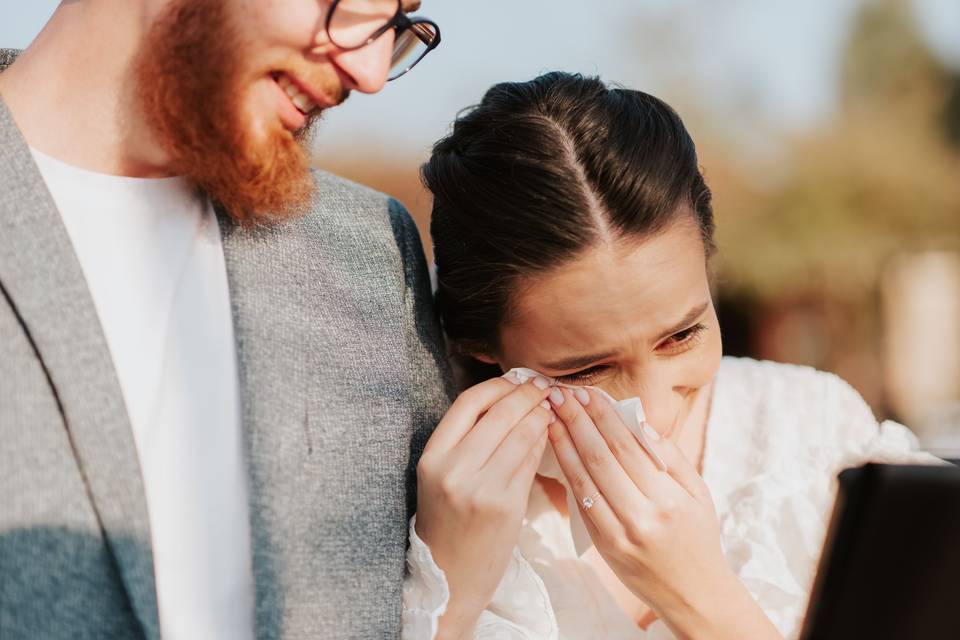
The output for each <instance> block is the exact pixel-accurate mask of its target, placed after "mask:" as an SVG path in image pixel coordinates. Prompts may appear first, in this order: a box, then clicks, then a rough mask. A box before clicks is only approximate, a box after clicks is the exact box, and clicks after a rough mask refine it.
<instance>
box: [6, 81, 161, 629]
mask: <svg viewBox="0 0 960 640" xmlns="http://www.w3.org/2000/svg"><path fill="white" fill-rule="evenodd" d="M0 289H2V290H3V292H4V293H5V295H6V296H7V297H8V298H9V299H10V301H11V304H12V305H13V307H14V308H15V310H16V313H17V314H18V315H19V317H20V319H21V322H22V323H23V327H24V330H25V331H26V332H27V333H28V334H29V335H30V338H31V340H32V341H33V344H34V345H35V348H36V350H37V353H38V355H39V357H40V358H41V360H42V361H43V363H44V367H45V368H46V371H47V375H48V377H49V379H50V383H51V385H52V386H53V389H54V392H55V393H56V396H57V398H58V401H59V403H60V407H61V411H62V413H63V418H64V423H65V425H66V428H67V430H68V432H69V437H70V441H71V443H72V446H73V449H74V455H75V456H76V459H77V462H78V464H79V467H80V470H81V472H82V474H83V477H84V479H85V482H86V484H87V490H88V492H89V494H90V496H91V498H92V501H93V505H94V509H95V511H96V513H97V515H98V517H99V520H100V524H101V526H102V527H103V531H104V534H105V536H106V540H107V544H108V545H109V547H110V549H111V551H112V553H113V555H114V557H115V558H116V561H117V565H118V567H119V572H120V575H121V577H122V580H123V583H124V586H125V587H126V590H127V593H128V594H129V597H130V602H131V605H132V607H133V610H134V612H135V613H136V615H137V617H138V618H139V620H140V623H141V625H142V627H143V630H144V635H145V636H146V637H147V638H159V622H158V617H157V597H156V591H155V583H154V572H153V554H152V551H151V546H150V528H149V520H148V516H147V507H146V499H145V497H144V490H143V483H142V479H141V474H140V466H139V462H138V457H137V450H136V447H135V444H134V441H133V433H132V431H131V426H130V421H129V418H128V416H127V411H126V407H125V405H124V401H123V395H122V392H121V390H120V385H119V382H118V380H117V377H116V372H115V370H114V367H113V361H112V359H111V357H110V352H109V350H108V347H107V344H106V341H105V338H104V336H103V332H102V330H101V327H100V322H99V319H98V318H97V313H96V310H95V308H94V305H93V300H92V298H91V296H90V292H89V290H88V288H87V284H86V281H85V280H84V277H83V272H82V271H81V268H80V264H79V262H78V261H77V259H76V255H75V254H74V251H73V247H72V245H71V243H70V238H69V236H68V235H67V231H66V229H65V228H64V226H63V223H62V221H61V219H60V214H59V212H58V211H57V209H56V206H55V205H54V203H53V199H52V198H51V196H50V194H49V192H48V191H47V188H46V185H45V183H44V181H43V178H42V177H41V175H40V173H39V171H38V170H37V168H36V165H35V164H34V162H33V158H32V156H31V154H30V150H29V148H28V147H27V144H26V142H25V141H24V139H23V137H22V136H21V134H20V132H19V130H18V129H17V127H16V124H15V122H14V121H13V118H12V116H11V114H10V112H9V111H8V109H7V107H6V105H5V103H4V102H3V100H2V99H0Z"/></svg>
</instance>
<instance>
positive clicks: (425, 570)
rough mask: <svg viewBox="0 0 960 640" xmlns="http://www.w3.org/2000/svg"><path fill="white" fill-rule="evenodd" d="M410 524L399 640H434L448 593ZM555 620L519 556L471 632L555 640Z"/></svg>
mask: <svg viewBox="0 0 960 640" xmlns="http://www.w3.org/2000/svg"><path fill="white" fill-rule="evenodd" d="M415 525H416V516H414V517H413V518H412V519H411V520H410V549H409V550H408V551H407V568H408V574H407V578H406V580H405V581H404V585H403V630H402V633H401V637H402V638H403V640H433V638H435V637H436V634H437V625H438V622H439V620H440V616H442V615H443V614H444V612H446V610H447V604H448V603H449V601H450V589H449V586H448V585H447V579H446V576H445V575H444V573H443V570H442V569H441V568H440V567H438V566H437V564H436V562H434V560H433V555H432V554H431V553H430V548H429V547H428V546H427V545H426V543H424V542H423V540H421V539H420V537H419V536H418V535H417V532H416V529H415V528H414V527H415ZM558 636H559V631H558V628H557V620H556V617H555V616H554V613H553V607H552V606H551V604H550V597H549V596H548V595H547V589H546V587H545V586H544V584H543V581H542V580H541V579H540V577H539V576H538V575H537V574H536V572H535V571H534V570H533V567H531V566H530V564H529V563H528V562H527V561H526V560H525V559H524V557H523V556H522V555H521V554H520V552H519V550H517V549H514V550H513V556H512V557H511V558H510V562H509V564H508V565H507V569H506V571H505V572H504V576H503V579H502V580H501V581H500V584H499V585H498V586H497V590H496V592H495V593H494V596H493V598H492V599H491V601H490V604H489V605H488V606H487V608H486V609H485V610H484V611H483V612H482V613H481V614H480V617H479V619H478V620H477V626H476V627H475V629H474V634H473V637H474V639H475V640H556V639H557V638H558Z"/></svg>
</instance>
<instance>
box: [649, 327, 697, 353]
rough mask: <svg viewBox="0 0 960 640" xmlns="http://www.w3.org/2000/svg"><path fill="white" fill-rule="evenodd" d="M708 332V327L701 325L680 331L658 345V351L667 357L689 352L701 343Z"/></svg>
mask: <svg viewBox="0 0 960 640" xmlns="http://www.w3.org/2000/svg"><path fill="white" fill-rule="evenodd" d="M706 330H707V327H706V325H704V324H702V323H700V324H695V325H693V326H692V327H689V328H687V329H684V330H683V331H678V332H677V333H675V334H673V335H672V336H670V337H669V338H667V339H666V340H664V341H663V342H661V343H660V344H658V345H657V351H659V352H661V353H664V354H666V355H677V354H680V353H684V352H686V351H689V350H690V349H692V348H693V347H695V346H697V344H699V343H700V341H701V339H702V338H703V334H704V332H705V331H706Z"/></svg>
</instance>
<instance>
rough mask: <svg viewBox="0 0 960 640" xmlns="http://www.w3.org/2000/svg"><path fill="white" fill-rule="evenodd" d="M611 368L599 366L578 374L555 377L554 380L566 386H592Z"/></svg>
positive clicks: (604, 365) (603, 365)
mask: <svg viewBox="0 0 960 640" xmlns="http://www.w3.org/2000/svg"><path fill="white" fill-rule="evenodd" d="M609 368H610V366H609V365H606V364H598V365H594V366H592V367H589V368H587V369H583V370H581V371H577V372H576V373H567V374H565V375H562V376H554V379H555V380H558V381H559V382H563V383H565V384H575V385H590V384H592V383H593V382H594V381H596V379H597V378H599V377H600V376H601V375H602V374H603V372H604V371H606V370H607V369H609Z"/></svg>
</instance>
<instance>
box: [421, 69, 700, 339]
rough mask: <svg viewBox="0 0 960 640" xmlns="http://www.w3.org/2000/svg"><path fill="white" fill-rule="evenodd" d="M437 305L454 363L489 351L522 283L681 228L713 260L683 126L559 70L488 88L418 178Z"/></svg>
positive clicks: (663, 108)
mask: <svg viewBox="0 0 960 640" xmlns="http://www.w3.org/2000/svg"><path fill="white" fill-rule="evenodd" d="M422 173H423V179H424V182H425V183H426V185H427V187H428V188H429V189H430V190H431V191H432V192H433V195H434V203H433V218H432V221H431V225H430V231H431V234H432V236H433V246H434V256H435V261H436V267H437V280H438V282H437V284H438V289H437V305H438V310H439V312H440V315H441V318H442V321H443V326H444V329H445V331H446V334H447V336H448V337H449V338H450V340H451V341H452V343H453V344H454V345H456V346H457V348H458V351H460V352H461V353H487V354H491V355H493V354H494V353H496V351H497V348H498V342H499V327H500V323H501V320H502V319H503V317H504V315H505V313H506V312H507V311H508V310H509V306H510V302H511V300H510V297H511V295H512V293H513V292H515V290H516V287H517V285H518V284H519V283H520V281H521V279H523V278H526V277H529V276H531V275H535V274H538V273H543V272H546V271H548V270H550V269H554V268H556V267H558V266H560V265H562V264H564V263H565V262H568V261H570V260H572V259H574V258H576V257H577V256H578V255H579V254H581V253H582V252H584V251H585V250H587V249H588V248H590V247H591V246H594V245H595V244H597V243H598V242H613V241H617V240H621V239H625V238H635V237H638V236H639V237H649V236H651V235H653V234H656V233H657V232H658V231H662V230H664V229H665V228H666V227H667V226H668V225H669V224H670V223H672V222H674V221H676V220H678V219H679V218H680V217H682V216H688V217H690V218H691V219H692V220H694V221H695V222H696V223H697V226H698V227H699V229H700V232H701V235H702V238H703V241H704V247H705V250H706V252H707V254H708V255H709V254H710V253H712V251H713V246H714V245H713V212H712V208H711V204H710V190H709V188H708V187H707V185H706V184H705V182H704V180H703V175H702V174H701V172H700V167H699V165H698V163H697V153H696V149H695V147H694V144H693V140H691V138H690V135H689V134H688V133H687V130H686V129H685V128H684V126H683V122H682V121H681V120H680V117H679V116H678V115H677V114H676V112H674V110H673V109H671V108H670V107H669V106H668V105H667V104H666V103H664V102H663V101H661V100H658V99H657V98H655V97H653V96H651V95H648V94H646V93H643V92H641V91H631V90H628V89H622V88H608V87H607V86H606V85H605V84H604V83H603V82H601V81H600V80H599V79H597V78H585V77H583V76H580V75H572V74H568V73H561V72H554V73H548V74H546V75H542V76H540V77H538V78H536V79H534V80H531V81H529V82H507V83H502V84H497V85H495V86H493V87H492V88H491V89H490V90H489V91H487V93H486V95H485V96H484V97H483V100H482V102H481V103H480V104H479V105H477V106H475V107H473V108H472V109H470V110H469V111H467V112H465V113H464V114H462V115H461V116H460V117H459V118H458V119H457V121H456V122H455V123H454V127H453V132H452V133H451V134H450V135H448V136H447V137H445V138H443V139H442V140H440V141H439V142H438V143H437V144H436V145H435V146H434V148H433V155H432V156H431V157H430V160H429V161H428V162H427V164H425V165H424V166H423V169H422Z"/></svg>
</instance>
